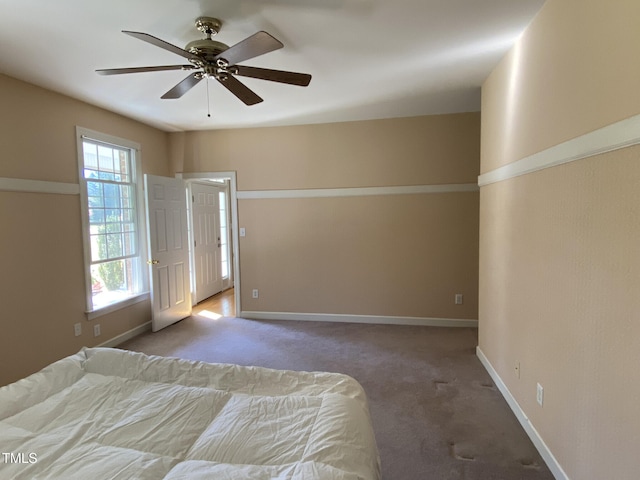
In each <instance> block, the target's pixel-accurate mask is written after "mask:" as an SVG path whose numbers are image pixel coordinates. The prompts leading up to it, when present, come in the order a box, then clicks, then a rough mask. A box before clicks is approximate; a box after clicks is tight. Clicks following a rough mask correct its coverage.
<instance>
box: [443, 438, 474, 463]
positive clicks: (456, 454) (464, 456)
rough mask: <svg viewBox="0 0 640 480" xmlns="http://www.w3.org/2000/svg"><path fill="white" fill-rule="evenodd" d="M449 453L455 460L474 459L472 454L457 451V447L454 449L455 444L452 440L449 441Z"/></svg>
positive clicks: (466, 460)
mask: <svg viewBox="0 0 640 480" xmlns="http://www.w3.org/2000/svg"><path fill="white" fill-rule="evenodd" d="M449 453H450V454H451V456H452V457H453V458H455V459H456V460H463V461H465V462H473V461H475V459H476V457H474V456H472V455H469V454H465V453H461V452H458V451H457V449H456V444H455V443H454V442H449Z"/></svg>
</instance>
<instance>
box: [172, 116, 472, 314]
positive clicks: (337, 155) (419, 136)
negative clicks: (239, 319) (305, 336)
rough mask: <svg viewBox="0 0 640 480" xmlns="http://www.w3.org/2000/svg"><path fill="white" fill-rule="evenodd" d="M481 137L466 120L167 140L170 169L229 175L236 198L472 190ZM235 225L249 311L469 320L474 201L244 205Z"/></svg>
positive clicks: (468, 197)
mask: <svg viewBox="0 0 640 480" xmlns="http://www.w3.org/2000/svg"><path fill="white" fill-rule="evenodd" d="M479 127H480V125H479V114H478V113H468V114H456V115H441V116H427V117H416V118H403V119H393V120H375V121H362V122H346V123H335V124H323V125H306V126H295V127H278V128H261V129H242V130H222V131H207V132H188V133H180V134H170V137H171V149H172V152H173V153H174V154H175V153H176V152H178V154H177V156H176V160H175V163H174V168H176V169H177V170H179V171H184V172H211V171H236V172H237V179H238V188H239V190H241V191H247V190H292V189H309V188H315V189H336V188H350V187H380V186H406V185H433V184H464V183H475V182H476V178H477V175H478V172H479V135H480V132H479ZM179 152H182V153H179ZM239 221H240V225H239V226H240V227H243V228H245V229H246V232H247V236H246V237H244V238H241V239H240V240H241V241H240V267H241V284H242V291H241V300H242V308H243V310H245V311H257V312H293V313H327V314H358V315H381V316H390V317H393V316H409V317H420V318H424V317H427V318H434V317H435V318H452V319H476V318H477V251H478V193H474V192H471V193H444V194H418V195H374V196H357V197H331V198H289V199H251V200H249V199H246V200H240V201H239ZM254 288H257V289H259V291H260V298H258V299H253V298H251V290H252V289H254ZM456 293H462V294H464V295H465V302H464V304H463V305H454V302H453V300H454V295H455V294H456Z"/></svg>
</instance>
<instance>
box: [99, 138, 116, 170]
mask: <svg viewBox="0 0 640 480" xmlns="http://www.w3.org/2000/svg"><path fill="white" fill-rule="evenodd" d="M98 168H100V171H102V172H111V173H113V171H114V170H113V149H111V148H109V147H105V146H103V145H98Z"/></svg>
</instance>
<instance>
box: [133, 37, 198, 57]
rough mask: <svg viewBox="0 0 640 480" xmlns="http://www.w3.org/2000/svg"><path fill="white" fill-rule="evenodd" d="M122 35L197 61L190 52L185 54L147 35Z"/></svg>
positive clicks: (177, 48)
mask: <svg viewBox="0 0 640 480" xmlns="http://www.w3.org/2000/svg"><path fill="white" fill-rule="evenodd" d="M122 33H126V34H127V35H131V36H132V37H135V38H137V39H138V40H142V41H143V42H147V43H150V44H151V45H155V46H156V47H160V48H164V49H165V50H168V51H169V52H172V53H175V54H176V55H180V56H181V57H184V58H188V59H191V60H197V59H198V58H199V57H198V56H197V55H194V54H193V53H191V52H187V51H186V50H183V49H182V48H180V47H176V46H175V45H172V44H170V43H169V42H165V41H164V40H160V39H159V38H157V37H154V36H153V35H149V34H148V33H142V32H130V31H128V30H123V31H122Z"/></svg>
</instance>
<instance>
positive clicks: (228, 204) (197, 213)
mask: <svg viewBox="0 0 640 480" xmlns="http://www.w3.org/2000/svg"><path fill="white" fill-rule="evenodd" d="M176 177H178V178H182V179H183V180H184V181H185V182H186V184H187V195H188V198H189V200H190V201H189V202H188V203H189V207H190V212H189V219H190V220H189V235H190V249H191V254H190V257H191V280H192V282H191V283H192V288H191V289H192V295H191V297H192V303H193V305H196V304H197V303H198V302H202V301H204V302H206V301H208V300H207V299H211V295H214V294H215V293H217V292H220V291H221V292H223V293H224V296H225V297H228V296H229V295H233V304H234V305H233V307H234V308H233V310H234V315H235V316H239V312H240V311H241V308H240V298H239V297H240V295H239V293H240V271H239V251H238V228H237V225H238V209H237V196H236V191H237V190H236V174H235V172H205V173H183V174H177V175H176ZM207 187H208V188H207ZM196 194H197V195H196ZM198 196H199V199H198ZM203 234H204V235H203ZM198 241H200V244H199V243H198ZM206 243H209V246H208V247H207V248H199V245H200V247H206V246H205V245H204V244H206ZM211 247H214V248H211ZM207 250H208V251H209V253H207ZM211 252H214V254H213V255H212V254H211ZM207 255H209V256H207ZM218 295H220V294H218ZM213 298H215V297H213Z"/></svg>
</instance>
